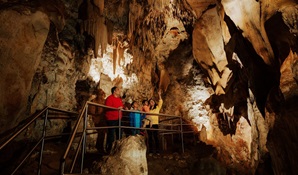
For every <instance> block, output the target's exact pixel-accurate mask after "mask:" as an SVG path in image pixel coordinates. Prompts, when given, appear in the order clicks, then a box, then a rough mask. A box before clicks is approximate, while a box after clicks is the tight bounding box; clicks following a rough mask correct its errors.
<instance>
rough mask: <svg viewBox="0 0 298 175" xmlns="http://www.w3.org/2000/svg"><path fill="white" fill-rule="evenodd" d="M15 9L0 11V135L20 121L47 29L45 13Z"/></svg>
mask: <svg viewBox="0 0 298 175" xmlns="http://www.w3.org/2000/svg"><path fill="white" fill-rule="evenodd" d="M18 10H19V11H18ZM18 10H12V9H7V10H1V11H0V23H1V26H0V53H1V55H0V60H1V61H0V62H1V64H0V75H1V79H0V89H1V91H0V116H1V118H0V120H1V122H0V127H1V128H2V129H1V131H0V133H1V132H3V131H6V130H7V129H10V128H11V127H14V126H15V125H16V124H17V123H18V122H19V121H21V120H23V119H24V118H23V117H24V113H25V112H26V106H27V105H26V104H27V100H28V96H29V92H30V89H31V83H32V80H33V76H34V74H35V72H36V70H37V67H38V64H39V63H40V60H41V53H42V49H43V46H44V43H45V41H46V38H47V34H48V32H49V27H50V20H49V18H48V16H47V15H46V14H44V13H42V12H40V11H35V12H33V11H30V10H29V9H26V8H24V9H18ZM12 29H13V30H12ZM8 119H9V120H8Z"/></svg>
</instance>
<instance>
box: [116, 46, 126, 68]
mask: <svg viewBox="0 0 298 175" xmlns="http://www.w3.org/2000/svg"><path fill="white" fill-rule="evenodd" d="M124 50H125V48H124V43H122V42H119V43H118V65H119V66H120V62H121V61H124Z"/></svg>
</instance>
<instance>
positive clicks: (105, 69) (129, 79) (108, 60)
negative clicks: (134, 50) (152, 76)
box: [89, 45, 138, 89]
mask: <svg viewBox="0 0 298 175" xmlns="http://www.w3.org/2000/svg"><path fill="white" fill-rule="evenodd" d="M112 55H113V46H111V45H108V46H107V49H106V53H104V54H103V57H102V58H95V59H92V60H91V66H90V71H89V75H90V76H91V77H92V78H93V80H94V81H95V82H99V81H100V75H101V74H105V75H107V76H109V77H110V78H111V80H112V81H113V80H114V79H115V78H117V77H121V78H122V79H123V85H122V88H125V89H126V88H129V87H131V86H132V85H133V84H136V83H137V82H138V78H137V76H136V74H134V73H133V74H132V75H131V76H127V75H125V73H124V72H125V71H124V70H125V69H126V66H127V65H128V64H131V63H132V61H133V56H132V55H130V54H129V53H127V50H125V51H124V60H122V61H120V66H119V65H118V60H117V66H116V71H115V74H114V73H113V59H112Z"/></svg>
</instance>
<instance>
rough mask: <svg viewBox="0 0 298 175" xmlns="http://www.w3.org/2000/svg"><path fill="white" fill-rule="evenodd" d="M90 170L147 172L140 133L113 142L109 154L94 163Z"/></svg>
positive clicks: (128, 174) (136, 174) (130, 173)
mask: <svg viewBox="0 0 298 175" xmlns="http://www.w3.org/2000/svg"><path fill="white" fill-rule="evenodd" d="M92 172H94V173H98V172H100V173H101V174H103V175H104V174H114V175H117V174H123V175H140V174H148V167H147V159H146V144H145V141H144V137H143V136H140V135H136V136H129V137H128V138H124V139H121V140H119V141H116V142H114V145H113V148H112V150H111V154H110V155H109V156H108V157H106V158H104V160H103V162H100V163H95V164H94V167H93V170H92Z"/></svg>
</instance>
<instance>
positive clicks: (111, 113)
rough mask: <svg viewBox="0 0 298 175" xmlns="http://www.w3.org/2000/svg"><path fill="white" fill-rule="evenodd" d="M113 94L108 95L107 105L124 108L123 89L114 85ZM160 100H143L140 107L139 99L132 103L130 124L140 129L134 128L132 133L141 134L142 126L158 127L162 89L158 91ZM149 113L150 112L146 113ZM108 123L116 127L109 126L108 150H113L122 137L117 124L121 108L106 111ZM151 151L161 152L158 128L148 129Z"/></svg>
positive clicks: (120, 115)
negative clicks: (115, 142)
mask: <svg viewBox="0 0 298 175" xmlns="http://www.w3.org/2000/svg"><path fill="white" fill-rule="evenodd" d="M111 93H112V94H111V95H110V96H108V97H107V99H106V101H105V105H106V106H110V107H113V108H118V109H123V108H124V105H123V103H122V99H121V89H120V88H119V87H116V86H115V87H113V88H112V89H111ZM158 96H159V101H158V103H156V102H155V101H154V99H152V98H151V99H149V100H143V101H142V106H141V107H140V106H139V104H138V102H137V101H133V102H132V103H131V110H132V111H131V112H130V114H129V119H130V120H129V121H130V126H131V127H134V128H140V129H132V135H136V134H140V132H141V128H142V127H143V128H153V129H158V124H159V115H154V114H158V113H159V111H160V109H161V107H162V103H163V100H162V98H161V91H158ZM146 113H148V114H146ZM105 117H106V120H107V125H108V126H110V127H114V128H109V129H108V133H107V151H108V152H109V151H110V150H111V147H112V144H113V142H114V141H115V137H114V135H115V134H116V139H117V140H118V139H120V137H121V135H120V134H121V133H119V129H118V128H116V127H115V126H119V118H120V119H122V112H121V111H119V110H113V109H107V110H106V113H105ZM147 135H148V142H149V153H151V152H152V153H155V152H159V139H158V130H150V129H149V130H147Z"/></svg>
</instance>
